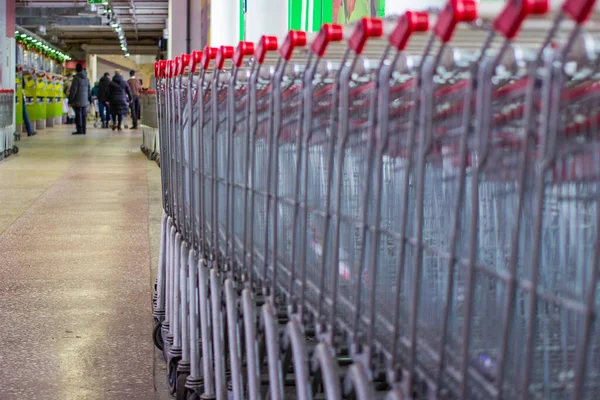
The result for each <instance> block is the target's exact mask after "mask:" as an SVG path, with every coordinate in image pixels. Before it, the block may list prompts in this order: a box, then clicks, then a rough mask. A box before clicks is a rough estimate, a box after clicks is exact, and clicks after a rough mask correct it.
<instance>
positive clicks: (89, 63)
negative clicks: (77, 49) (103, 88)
mask: <svg viewBox="0 0 600 400" xmlns="http://www.w3.org/2000/svg"><path fill="white" fill-rule="evenodd" d="M85 64H86V70H87V75H88V79H89V80H90V84H91V85H92V86H94V82H98V57H97V56H96V55H95V54H89V53H87V54H86V57H85Z"/></svg>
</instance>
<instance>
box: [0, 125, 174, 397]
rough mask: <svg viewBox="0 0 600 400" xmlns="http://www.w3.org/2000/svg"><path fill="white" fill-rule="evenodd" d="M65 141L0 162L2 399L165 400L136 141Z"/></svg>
mask: <svg viewBox="0 0 600 400" xmlns="http://www.w3.org/2000/svg"><path fill="white" fill-rule="evenodd" d="M71 129H72V127H61V128H54V129H48V130H45V131H43V132H41V133H40V134H39V135H37V136H35V137H32V138H25V139H23V140H21V141H20V142H17V143H16V144H17V145H18V146H19V148H20V152H19V154H18V155H15V156H11V157H9V158H7V159H6V160H4V161H1V162H0V344H1V346H0V399H2V400H12V399H15V400H22V399H56V400H71V399H78V400H79V399H142V400H143V399H156V398H159V397H164V383H163V382H162V380H163V379H164V378H163V377H164V375H163V371H162V369H163V366H162V364H161V363H160V361H158V359H157V358H156V356H155V351H154V348H153V344H152V340H151V330H152V324H153V320H152V314H151V301H152V289H151V287H152V283H153V280H154V274H153V272H152V264H154V265H155V264H156V255H157V253H158V252H157V250H156V246H157V245H158V243H157V238H158V237H159V231H158V230H159V229H160V226H159V223H160V199H159V195H160V192H159V191H158V190H157V189H158V187H159V185H160V181H159V179H160V178H159V170H158V167H157V166H156V165H155V164H154V163H152V162H150V161H148V160H147V159H146V158H145V156H144V155H143V154H142V153H141V152H140V150H139V145H140V142H141V138H140V133H139V132H124V133H118V134H117V133H113V132H109V131H106V130H92V129H90V130H89V132H88V135H86V136H71V134H70V132H71ZM151 245H152V249H151ZM155 253H156V255H155ZM151 256H152V257H151ZM151 258H152V259H153V260H152V261H154V262H152V263H151ZM155 376H156V379H155Z"/></svg>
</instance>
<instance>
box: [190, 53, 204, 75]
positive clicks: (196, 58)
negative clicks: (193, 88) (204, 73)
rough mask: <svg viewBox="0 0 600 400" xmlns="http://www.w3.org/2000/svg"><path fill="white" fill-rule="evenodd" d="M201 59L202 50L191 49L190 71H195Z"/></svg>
mask: <svg viewBox="0 0 600 400" xmlns="http://www.w3.org/2000/svg"><path fill="white" fill-rule="evenodd" d="M201 60H202V52H201V51H196V50H194V51H192V67H191V71H192V73H193V72H196V68H197V66H198V64H200V61H201Z"/></svg>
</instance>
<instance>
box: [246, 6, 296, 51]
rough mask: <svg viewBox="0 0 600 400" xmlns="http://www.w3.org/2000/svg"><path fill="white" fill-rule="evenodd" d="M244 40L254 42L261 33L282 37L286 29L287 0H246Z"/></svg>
mask: <svg viewBox="0 0 600 400" xmlns="http://www.w3.org/2000/svg"><path fill="white" fill-rule="evenodd" d="M247 7H248V9H247V11H246V40H247V41H250V42H256V41H258V40H259V39H260V37H261V36H262V35H272V36H277V37H284V36H285V35H286V33H287V31H288V21H287V19H288V2H287V1H282V0H247Z"/></svg>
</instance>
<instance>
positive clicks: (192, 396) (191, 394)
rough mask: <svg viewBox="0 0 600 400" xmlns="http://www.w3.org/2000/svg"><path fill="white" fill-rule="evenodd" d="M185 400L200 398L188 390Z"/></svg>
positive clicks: (197, 399) (198, 399)
mask: <svg viewBox="0 0 600 400" xmlns="http://www.w3.org/2000/svg"><path fill="white" fill-rule="evenodd" d="M186 400H200V397H199V396H198V393H196V392H194V391H193V390H188V393H187V399H186Z"/></svg>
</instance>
